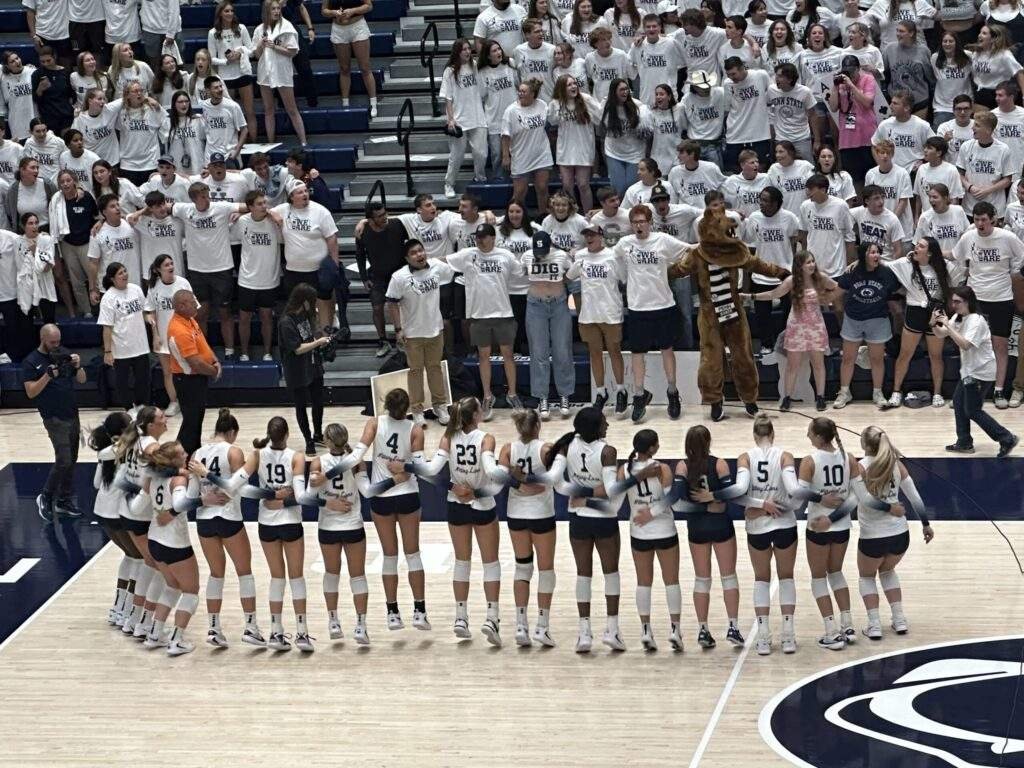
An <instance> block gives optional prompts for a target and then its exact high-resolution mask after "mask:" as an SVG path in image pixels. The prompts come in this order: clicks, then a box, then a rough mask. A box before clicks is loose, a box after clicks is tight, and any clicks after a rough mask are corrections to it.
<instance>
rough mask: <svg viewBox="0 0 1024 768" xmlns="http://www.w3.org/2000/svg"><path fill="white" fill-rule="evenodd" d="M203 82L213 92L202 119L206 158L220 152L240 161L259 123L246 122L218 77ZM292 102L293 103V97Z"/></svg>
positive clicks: (226, 156)
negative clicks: (249, 138) (204, 130)
mask: <svg viewBox="0 0 1024 768" xmlns="http://www.w3.org/2000/svg"><path fill="white" fill-rule="evenodd" d="M203 85H204V86H205V87H206V89H207V90H208V91H209V92H210V98H209V100H208V101H204V102H203V105H202V106H203V122H204V123H205V125H206V160H207V161H209V159H210V157H211V155H214V154H217V153H219V154H221V155H223V156H224V157H225V158H230V159H231V160H233V161H234V162H235V163H236V164H237V162H238V155H239V153H240V152H241V151H242V147H243V146H244V144H245V141H246V138H247V137H248V136H249V135H250V131H251V133H252V137H253V138H254V139H255V137H256V134H257V133H258V131H257V129H256V124H255V123H253V124H252V125H251V126H249V125H248V123H246V121H245V115H244V114H243V113H242V108H241V107H240V106H238V104H237V102H235V101H233V100H231V99H229V98H227V97H226V96H225V95H224V82H223V81H222V80H221V79H220V78H219V77H217V76H216V75H210V76H209V77H208V78H206V80H205V81H204V83H203ZM175 101H177V100H176V99H175ZM292 102H293V103H294V96H293V99H292ZM264 108H266V103H265V105H264ZM269 114H273V110H270V112H269ZM192 170H193V171H199V170H200V169H199V168H193V169H192Z"/></svg>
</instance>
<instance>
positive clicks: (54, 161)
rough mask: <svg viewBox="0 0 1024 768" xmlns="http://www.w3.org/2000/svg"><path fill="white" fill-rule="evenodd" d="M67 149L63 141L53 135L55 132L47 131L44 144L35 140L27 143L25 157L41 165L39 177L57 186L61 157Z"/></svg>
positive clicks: (32, 139)
mask: <svg viewBox="0 0 1024 768" xmlns="http://www.w3.org/2000/svg"><path fill="white" fill-rule="evenodd" d="M66 149H67V147H66V146H65V144H64V141H63V140H62V139H58V138H57V137H56V136H54V135H53V131H47V132H46V135H45V136H44V137H43V141H42V143H39V142H38V141H36V140H35V138H34V137H33V138H30V139H28V141H26V142H25V153H24V156H25V157H34V158H35V159H36V162H37V163H39V176H40V178H42V179H45V180H46V181H49V182H50V183H51V184H54V185H56V183H57V173H58V172H59V171H60V156H61V153H62V152H64V151H65V150H66Z"/></svg>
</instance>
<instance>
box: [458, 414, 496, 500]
mask: <svg viewBox="0 0 1024 768" xmlns="http://www.w3.org/2000/svg"><path fill="white" fill-rule="evenodd" d="M486 434H487V433H486V432H484V431H483V430H482V429H474V430H473V431H472V432H470V433H469V434H467V433H465V432H456V433H455V434H454V435H452V438H451V441H450V445H449V448H448V471H449V474H450V476H451V482H452V485H455V484H456V483H461V484H462V485H466V486H469V487H470V488H474V489H476V488H483V487H484V486H486V485H487V484H488V480H487V475H486V474H485V473H484V459H483V453H484V447H483V443H484V435H486ZM448 501H454V502H456V503H461V502H459V498H458V496H456V495H455V494H454V493H453V492H452V491H448ZM494 503H495V502H494V497H491V496H489V497H487V498H483V499H473V501H472V502H470V506H471V507H472V508H473V509H494Z"/></svg>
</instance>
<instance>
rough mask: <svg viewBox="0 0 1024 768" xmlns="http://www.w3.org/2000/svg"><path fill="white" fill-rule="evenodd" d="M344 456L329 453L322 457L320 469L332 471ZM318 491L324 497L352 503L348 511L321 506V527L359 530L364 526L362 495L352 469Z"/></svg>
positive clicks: (327, 529) (329, 529)
mask: <svg viewBox="0 0 1024 768" xmlns="http://www.w3.org/2000/svg"><path fill="white" fill-rule="evenodd" d="M344 459H345V457H344V456H336V455H334V454H333V453H329V454H327V455H326V456H321V457H320V470H321V471H322V472H330V471H331V470H332V469H334V468H335V467H336V466H338V465H339V464H340V463H341V462H342V461H343V460H344ZM317 491H318V492H319V494H320V497H321V498H324V499H341V500H343V501H347V502H348V503H349V504H351V505H352V509H351V510H350V511H348V512H332V511H331V510H329V509H328V508H327V507H320V529H321V530H323V531H358V530H359V529H360V528H362V527H363V515H362V512H361V511H360V506H359V505H360V496H359V491H358V489H357V488H356V478H355V474H354V473H353V472H352V470H351V469H350V470H348V471H347V472H343V473H342V474H340V475H338V476H337V477H334V478H331V479H330V480H328V481H327V482H325V483H324V484H323V485H321V486H320V487H319V488H318V489H317Z"/></svg>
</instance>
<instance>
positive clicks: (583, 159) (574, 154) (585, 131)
mask: <svg viewBox="0 0 1024 768" xmlns="http://www.w3.org/2000/svg"><path fill="white" fill-rule="evenodd" d="M580 98H582V99H583V101H584V103H585V104H586V105H587V117H588V118H589V121H588V122H586V123H580V122H577V121H576V112H575V105H574V106H573V108H572V109H564V110H563V109H562V107H561V105H560V104H559V103H558V102H557V101H552V102H551V103H550V104H548V125H552V126H555V127H556V128H557V129H558V140H557V141H556V142H555V162H557V163H558V164H559V165H587V166H589V165H593V164H594V154H595V141H594V126H595V125H597V124H598V122H599V121H600V119H601V104H600V102H598V101H597V100H595V99H594V98H593V97H591V96H588V95H587V94H585V93H581V94H580Z"/></svg>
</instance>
